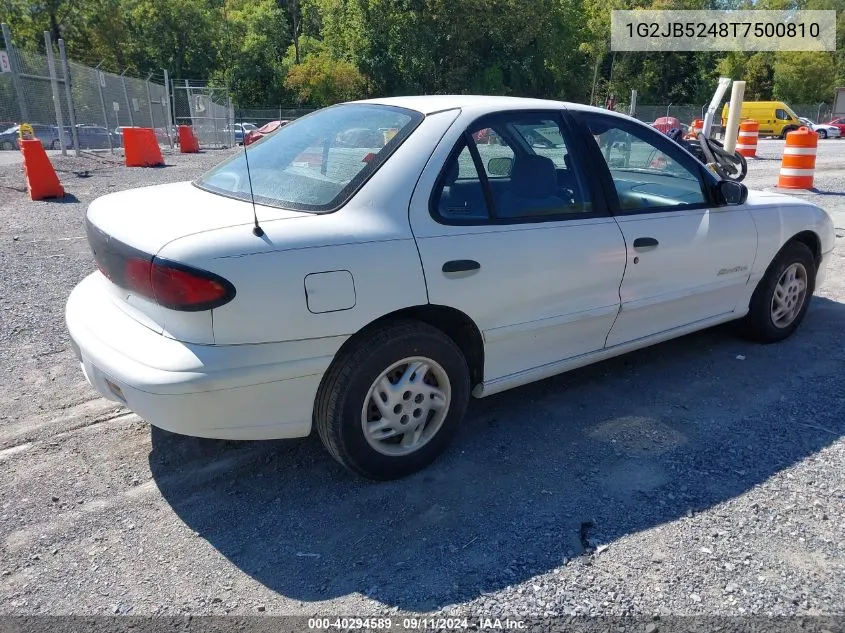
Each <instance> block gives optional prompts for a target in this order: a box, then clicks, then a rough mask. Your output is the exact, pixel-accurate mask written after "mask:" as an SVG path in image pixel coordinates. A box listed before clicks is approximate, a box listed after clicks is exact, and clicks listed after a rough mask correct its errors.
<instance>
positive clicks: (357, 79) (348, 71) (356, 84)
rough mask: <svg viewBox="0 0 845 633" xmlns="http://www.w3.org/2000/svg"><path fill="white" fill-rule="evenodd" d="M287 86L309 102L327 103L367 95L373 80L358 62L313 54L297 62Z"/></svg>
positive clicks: (301, 101)
mask: <svg viewBox="0 0 845 633" xmlns="http://www.w3.org/2000/svg"><path fill="white" fill-rule="evenodd" d="M285 87H286V88H287V89H288V90H290V91H291V92H292V93H293V94H294V95H295V96H296V100H297V101H298V102H299V103H300V104H302V105H306V106H326V105H330V104H332V103H337V102H339V101H351V100H353V99H360V98H362V97H365V96H366V95H367V91H368V88H369V82H368V81H367V78H366V77H364V75H362V74H361V72H360V71H359V70H358V69H357V68H356V67H355V65H354V64H352V63H350V62H347V61H345V60H336V59H332V58H331V57H329V56H328V55H325V54H322V55H309V56H308V57H306V58H305V59H304V60H303V61H302V63H301V64H295V65H294V66H293V67H292V68H291V69H290V70H289V71H288V76H287V78H286V79H285Z"/></svg>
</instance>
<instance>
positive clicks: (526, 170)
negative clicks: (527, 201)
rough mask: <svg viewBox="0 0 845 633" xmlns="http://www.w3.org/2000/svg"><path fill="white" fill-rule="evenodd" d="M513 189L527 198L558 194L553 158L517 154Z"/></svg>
mask: <svg viewBox="0 0 845 633" xmlns="http://www.w3.org/2000/svg"><path fill="white" fill-rule="evenodd" d="M511 190H512V191H513V193H514V194H515V195H517V196H522V197H525V198H548V197H550V196H554V195H556V194H557V173H556V172H555V164H554V163H553V162H552V159H551V158H547V157H545V156H537V155H526V154H523V155H517V156H516V160H515V161H514V164H513V169H512V170H511Z"/></svg>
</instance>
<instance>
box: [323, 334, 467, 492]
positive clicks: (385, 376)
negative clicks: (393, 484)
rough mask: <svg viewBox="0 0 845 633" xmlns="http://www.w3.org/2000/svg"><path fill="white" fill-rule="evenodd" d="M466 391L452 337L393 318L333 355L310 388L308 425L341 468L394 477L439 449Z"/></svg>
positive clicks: (450, 431) (455, 423)
mask: <svg viewBox="0 0 845 633" xmlns="http://www.w3.org/2000/svg"><path fill="white" fill-rule="evenodd" d="M469 395H470V383H469V369H468V368H467V363H466V359H465V358H464V356H463V354H462V353H461V350H460V349H459V348H458V346H457V345H456V344H455V343H454V341H453V340H452V339H451V338H449V337H448V336H446V335H445V334H444V333H443V332H441V331H440V330H438V329H436V328H434V327H432V326H430V325H427V324H425V323H422V322H416V321H401V322H396V323H394V324H391V325H387V326H385V327H383V328H382V329H379V330H374V331H373V332H372V333H370V334H364V335H361V336H360V338H358V339H357V340H355V341H353V342H352V343H351V344H350V347H349V348H348V349H347V350H344V351H343V352H342V353H341V355H340V356H339V357H338V358H337V359H336V360H335V362H334V363H333V364H332V366H331V367H330V368H329V370H328V372H327V373H326V376H325V377H324V378H323V382H322V384H321V385H320V388H319V390H318V392H317V397H316V401H315V405H314V425H315V426H316V427H317V432H318V433H319V435H320V439H321V440H322V442H323V444H324V445H325V447H326V448H327V449H328V451H329V453H330V454H331V455H332V457H334V458H335V459H336V460H337V461H339V462H340V463H341V464H343V465H344V466H346V467H347V468H348V469H350V470H352V471H353V472H356V473H358V474H360V475H363V476H365V477H369V478H371V479H382V480H387V479H398V478H399V477H404V476H406V475H409V474H411V473H413V472H416V471H418V470H420V469H422V468H424V467H426V466H428V465H429V464H430V463H431V462H433V461H434V460H435V459H436V458H437V457H438V456H439V455H440V453H442V452H443V450H444V449H445V448H446V446H447V445H448V443H449V440H450V439H451V438H452V436H453V435H454V433H455V430H456V428H457V426H458V424H459V423H460V421H461V419H462V418H463V417H464V414H465V412H466V408H467V404H468V402H469Z"/></svg>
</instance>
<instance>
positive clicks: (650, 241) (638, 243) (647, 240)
mask: <svg viewBox="0 0 845 633" xmlns="http://www.w3.org/2000/svg"><path fill="white" fill-rule="evenodd" d="M658 244H660V242H658V241H657V240H656V239H654V238H653V237H638V238H637V239H635V240H634V248H649V247H653V246H657V245H658Z"/></svg>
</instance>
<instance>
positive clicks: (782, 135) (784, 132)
mask: <svg viewBox="0 0 845 633" xmlns="http://www.w3.org/2000/svg"><path fill="white" fill-rule="evenodd" d="M797 129H798V128H797V127H785V128H783V132H781V134H780V137H781V138H782V139H785V138H786V135H787V134H789V133H790V132H794V131H795V130H797Z"/></svg>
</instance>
